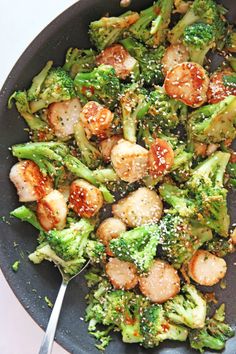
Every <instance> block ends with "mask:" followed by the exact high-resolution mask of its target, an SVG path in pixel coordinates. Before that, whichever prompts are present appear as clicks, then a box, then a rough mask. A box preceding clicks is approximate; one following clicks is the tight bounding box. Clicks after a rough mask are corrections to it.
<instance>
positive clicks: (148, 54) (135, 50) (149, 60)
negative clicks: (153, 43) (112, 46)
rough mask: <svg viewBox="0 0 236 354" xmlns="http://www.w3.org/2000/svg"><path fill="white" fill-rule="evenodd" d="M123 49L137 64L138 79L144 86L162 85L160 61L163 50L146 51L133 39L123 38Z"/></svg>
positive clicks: (159, 48) (162, 77)
mask: <svg viewBox="0 0 236 354" xmlns="http://www.w3.org/2000/svg"><path fill="white" fill-rule="evenodd" d="M121 44H122V45H123V46H124V47H125V49H126V50H127V51H128V52H129V53H130V55H131V56H132V57H134V58H135V59H136V60H137V61H138V63H139V70H140V75H139V76H138V79H140V80H141V81H143V82H144V84H146V85H157V84H162V83H163V81H164V75H163V73H162V64H161V59H162V57H163V55H164V51H165V48H164V47H163V46H159V47H158V48H154V49H150V48H149V49H148V48H146V47H145V46H144V45H143V44H142V43H140V42H138V41H136V40H135V39H133V38H125V39H123V40H122V41H121Z"/></svg>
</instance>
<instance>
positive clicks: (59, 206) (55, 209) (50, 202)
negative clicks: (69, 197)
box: [37, 190, 67, 231]
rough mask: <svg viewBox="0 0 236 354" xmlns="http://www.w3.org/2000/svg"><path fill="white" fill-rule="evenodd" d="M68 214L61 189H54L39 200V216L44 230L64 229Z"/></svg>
mask: <svg viewBox="0 0 236 354" xmlns="http://www.w3.org/2000/svg"><path fill="white" fill-rule="evenodd" d="M66 216H67V205H66V201H65V199H64V197H63V195H62V194H61V193H60V192H59V191H57V190H53V191H52V192H50V193H49V194H48V195H46V196H45V197H44V198H42V199H40V201H39V202H38V205H37V217H38V220H39V222H40V224H41V226H42V227H43V228H44V230H46V231H49V230H52V229H57V230H62V229H64V227H65V225H66Z"/></svg>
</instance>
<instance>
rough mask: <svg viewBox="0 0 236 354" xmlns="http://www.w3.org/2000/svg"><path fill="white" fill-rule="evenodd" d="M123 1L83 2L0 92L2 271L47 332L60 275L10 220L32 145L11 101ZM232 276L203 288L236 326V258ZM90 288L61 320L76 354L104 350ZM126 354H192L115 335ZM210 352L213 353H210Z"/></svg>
mask: <svg viewBox="0 0 236 354" xmlns="http://www.w3.org/2000/svg"><path fill="white" fill-rule="evenodd" d="M119 3H120V1H119V0H112V1H104V0H81V1H79V2H77V3H76V4H75V5H73V6H72V7H71V8H69V9H68V10H66V11H65V12H64V13H63V14H61V15H60V16H59V17H58V18H56V19H55V20H54V21H53V22H52V23H51V24H50V25H49V26H48V27H47V28H46V29H45V30H44V31H43V32H41V33H40V34H39V36H38V37H37V38H36V39H35V40H34V41H33V42H32V43H31V44H30V46H29V47H28V48H27V49H26V51H25V52H24V53H23V55H22V56H21V58H20V59H19V60H18V62H17V63H16V65H15V66H14V68H13V70H12V71H11V73H10V75H9V77H8V79H7V80H6V82H5V84H4V86H3V89H2V91H1V93H0V102H1V105H0V120H1V127H2V129H1V155H0V163H1V168H0V181H1V194H2V195H1V199H0V209H1V216H4V217H5V218H6V220H9V222H8V221H7V222H6V221H5V219H4V218H2V221H1V238H0V264H1V269H2V271H3V273H4V275H5V277H6V279H7V281H8V282H9V284H10V286H11V288H12V289H13V291H14V293H15V294H16V296H17V297H18V299H19V300H20V301H21V303H22V304H23V306H24V307H25V308H26V309H27V311H28V312H29V313H30V315H31V316H32V317H33V319H34V320H35V321H36V322H37V323H38V324H39V325H40V326H42V327H43V328H45V327H46V325H47V322H48V319H49V316H50V312H51V311H50V309H49V308H48V307H47V305H46V304H45V301H44V297H45V296H48V297H49V298H50V299H51V300H52V301H53V302H54V300H55V298H56V295H57V292H58V289H59V285H60V281H61V279H60V274H59V272H58V271H57V269H56V268H54V267H53V266H52V265H51V264H49V263H48V262H44V263H43V264H41V265H38V266H34V265H33V264H32V263H31V262H29V261H28V259H27V258H28V257H27V256H28V253H29V252H31V251H32V250H34V249H35V247H36V243H37V242H36V237H37V232H36V231H35V229H34V228H33V227H31V226H30V225H28V224H26V223H21V222H19V221H17V220H15V219H12V218H9V216H8V215H9V212H10V211H11V210H13V209H14V208H16V207H17V206H18V205H19V203H18V198H17V195H16V192H15V189H14V187H13V185H12V184H11V183H10V181H9V178H8V174H9V170H10V168H11V166H12V165H13V164H14V162H15V160H14V159H13V158H12V156H11V153H10V151H9V147H10V146H11V145H13V144H16V143H20V142H26V141H27V140H28V138H27V132H26V131H24V128H25V126H24V122H23V119H22V118H20V117H19V115H18V113H17V111H16V110H15V109H12V110H10V111H9V110H8V109H7V100H8V97H9V96H10V94H11V93H12V92H13V91H15V90H17V89H21V88H25V87H28V86H29V84H30V82H31V79H32V77H33V76H34V75H35V74H36V73H37V72H39V70H40V69H41V68H42V67H43V66H44V64H45V63H46V61H47V60H49V59H52V60H53V61H54V65H60V64H62V63H63V60H64V57H65V53H66V51H67V49H68V48H69V47H78V48H89V47H90V46H91V44H90V42H89V38H88V25H89V23H90V22H91V21H92V20H95V19H98V18H99V17H101V16H103V15H105V14H107V13H109V14H111V15H114V16H115V15H119V14H121V13H122V12H124V9H122V8H121V7H120V4H119ZM152 3H153V1H152V0H146V1H145V4H144V1H143V0H133V1H132V3H131V6H130V7H129V8H127V9H126V10H136V11H140V10H141V9H143V8H144V7H145V8H146V7H148V6H150V5H151V4H152ZM222 3H223V4H224V6H225V7H226V8H228V9H229V15H228V19H229V21H230V22H231V23H236V2H234V1H232V0H225V1H222ZM229 211H230V214H231V221H232V223H235V222H236V192H233V191H230V193H229ZM17 259H20V261H21V266H20V269H19V271H18V272H17V273H14V272H12V269H11V265H12V264H13V263H14V261H15V260H17ZM227 263H228V272H227V276H226V283H227V287H226V289H225V290H222V289H220V287H219V285H218V286H215V287H213V288H205V289H204V288H203V290H205V291H208V292H209V291H215V292H216V296H217V299H218V300H219V303H221V302H226V313H227V321H228V322H229V323H230V324H231V325H232V326H233V327H236V305H235V294H236V281H235V274H236V273H235V263H236V254H232V255H229V256H228V257H227ZM87 291H88V290H87V287H86V284H85V281H84V280H83V276H80V277H79V278H76V279H75V280H73V282H72V283H71V284H70V285H69V289H68V291H67V294H66V297H65V302H64V305H63V309H62V313H61V318H60V321H59V326H58V330H57V336H56V339H57V341H58V342H59V343H60V344H62V345H63V346H64V347H65V348H66V349H67V350H68V351H69V352H71V353H74V354H85V353H86V354H87V353H91V354H95V353H99V351H98V350H97V349H96V348H95V347H94V339H93V338H92V337H91V336H90V335H89V334H88V333H87V324H86V323H85V322H84V320H83V318H84V310H85V299H84V298H85V295H86V294H87ZM118 353H119V354H121V353H124V354H125V353H136V354H144V353H153V354H155V353H156V354H157V353H159V354H187V353H188V354H191V353H193V354H194V353H196V351H194V350H191V349H190V348H189V346H188V344H184V343H179V342H165V343H162V344H161V345H160V346H159V347H158V348H156V349H152V350H145V349H143V348H141V347H139V346H138V345H126V344H124V343H122V341H121V338H120V335H119V334H114V335H113V341H112V342H111V344H110V345H109V346H108V348H107V349H106V354H118ZM206 353H210V352H207V351H206ZM224 353H225V354H235V353H236V337H234V338H232V339H231V340H229V341H228V342H227V345H226V349H225V351H224Z"/></svg>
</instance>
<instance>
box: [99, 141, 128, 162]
mask: <svg viewBox="0 0 236 354" xmlns="http://www.w3.org/2000/svg"><path fill="white" fill-rule="evenodd" d="M121 139H122V135H112V136H111V137H109V138H107V139H104V140H102V141H101V142H100V143H99V149H100V151H101V154H102V157H103V160H104V161H105V162H107V163H108V162H110V161H111V150H112V149H113V147H114V146H115V145H116V144H117V143H118V141H119V140H121Z"/></svg>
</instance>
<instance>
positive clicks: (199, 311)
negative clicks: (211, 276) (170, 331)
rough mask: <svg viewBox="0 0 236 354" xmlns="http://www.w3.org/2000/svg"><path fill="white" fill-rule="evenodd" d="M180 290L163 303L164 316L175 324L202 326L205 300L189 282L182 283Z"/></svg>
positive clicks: (204, 314)
mask: <svg viewBox="0 0 236 354" xmlns="http://www.w3.org/2000/svg"><path fill="white" fill-rule="evenodd" d="M181 292H182V293H181V294H179V295H176V296H175V297H174V298H173V299H171V300H168V301H167V302H166V303H165V304H164V309H165V313H166V316H167V317H168V318H169V319H170V321H173V322H174V323H177V324H183V325H185V326H187V327H190V328H203V327H204V325H205V320H206V310H207V305H206V300H205V299H204V298H203V296H202V294H201V293H200V292H199V291H198V290H197V289H196V288H195V286H193V285H191V284H186V285H184V286H183V287H182V289H181Z"/></svg>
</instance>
